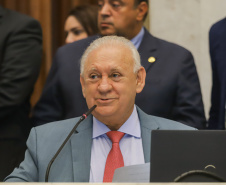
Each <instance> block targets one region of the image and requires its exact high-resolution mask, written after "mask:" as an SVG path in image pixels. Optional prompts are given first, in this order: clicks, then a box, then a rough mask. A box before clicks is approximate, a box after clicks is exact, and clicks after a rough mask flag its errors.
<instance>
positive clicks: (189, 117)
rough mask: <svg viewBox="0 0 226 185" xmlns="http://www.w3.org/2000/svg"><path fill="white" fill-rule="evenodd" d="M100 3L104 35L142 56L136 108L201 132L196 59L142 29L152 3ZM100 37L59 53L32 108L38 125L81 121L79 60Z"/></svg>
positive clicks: (202, 120) (83, 108)
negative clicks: (124, 40)
mask: <svg viewBox="0 0 226 185" xmlns="http://www.w3.org/2000/svg"><path fill="white" fill-rule="evenodd" d="M98 4H99V12H98V24H99V29H100V32H101V35H118V36H124V37H126V38H128V39H130V40H131V41H132V43H133V44H134V45H135V47H136V48H137V49H138V51H139V53H140V55H141V61H142V65H143V66H144V68H145V70H146V72H147V78H146V86H145V87H144V90H143V91H142V93H140V94H139V95H138V96H137V97H136V104H137V105H138V106H139V107H140V108H141V109H142V110H143V111H144V112H146V113H148V114H152V115H156V116H160V117H164V118H168V119H171V120H175V121H178V122H181V123H184V124H187V125H190V126H192V127H196V128H203V127H204V125H205V123H206V120H205V116H204V107H203V102H202V95H201V90H200V84H199V79H198V75H197V71H196V67H195V64H194V59H193V57H192V54H191V53H190V52H189V51H187V50H186V49H184V48H182V47H180V46H178V45H176V44H172V43H169V42H166V41H163V40H161V39H158V38H156V37H154V36H152V35H151V34H150V33H149V32H148V31H147V30H146V29H145V28H144V27H143V21H144V19H145V17H146V15H147V12H148V1H147V0H116V1H108V0H99V1H98ZM98 37H99V36H93V37H89V38H87V39H84V40H81V41H77V42H74V43H72V44H68V45H66V46H63V47H61V48H60V49H59V50H58V52H57V53H56V56H55V59H54V61H53V64H52V68H51V70H50V73H49V76H48V79H47V82H46V85H45V87H44V90H43V94H42V96H41V99H40V100H39V102H38V104H37V105H36V107H35V109H34V114H33V118H34V123H35V125H40V124H43V123H47V122H50V121H55V120H62V119H66V118H71V117H75V116H79V115H81V114H82V113H83V112H85V111H86V110H87V106H86V103H85V99H84V98H83V96H82V91H81V86H80V83H79V60H80V57H81V56H82V54H83V52H84V50H85V48H87V47H88V45H89V44H90V42H92V41H93V40H94V39H96V38H98Z"/></svg>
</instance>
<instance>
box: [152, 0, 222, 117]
mask: <svg viewBox="0 0 226 185" xmlns="http://www.w3.org/2000/svg"><path fill="white" fill-rule="evenodd" d="M149 1H150V9H149V21H150V24H149V27H150V28H149V30H150V31H151V33H152V34H153V35H155V36H157V37H160V38H162V39H165V40H168V41H171V42H174V43H177V44H180V45H182V46H184V47H185V48H187V49H189V50H190V51H191V52H192V53H193V55H194V58H195V63H196V66H197V70H198V74H199V79H200V83H201V89H202V94H203V101H204V106H205V112H206V116H207V118H208V117H209V116H208V112H209V108H210V94H211V87H212V72H211V64H210V57H209V45H208V44H209V42H208V32H209V29H210V27H211V25H212V24H213V23H214V22H216V21H218V20H220V19H222V18H224V17H225V16H226V0H149Z"/></svg>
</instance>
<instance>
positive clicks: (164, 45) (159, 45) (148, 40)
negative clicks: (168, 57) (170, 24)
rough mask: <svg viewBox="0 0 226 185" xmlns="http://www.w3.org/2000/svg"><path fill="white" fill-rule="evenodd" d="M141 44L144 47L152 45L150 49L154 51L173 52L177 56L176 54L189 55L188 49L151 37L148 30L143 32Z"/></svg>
mask: <svg viewBox="0 0 226 185" xmlns="http://www.w3.org/2000/svg"><path fill="white" fill-rule="evenodd" d="M141 44H143V45H144V46H145V47H150V45H152V47H154V48H155V49H158V50H161V51H163V50H164V51H168V52H170V53H171V54H173V53H172V52H174V51H175V52H176V53H177V54H178V52H179V54H180V52H182V53H184V52H186V53H190V51H189V50H188V49H186V48H184V47H183V46H181V45H178V44H176V43H173V42H171V41H167V40H164V39H161V38H158V37H156V36H153V35H152V34H151V33H149V31H148V30H145V35H144V38H143V42H142V43H141Z"/></svg>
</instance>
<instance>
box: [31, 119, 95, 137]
mask: <svg viewBox="0 0 226 185" xmlns="http://www.w3.org/2000/svg"><path fill="white" fill-rule="evenodd" d="M79 120H80V117H75V118H70V119H65V120H61V121H54V122H50V123H46V124H44V125H40V126H37V127H35V130H36V132H38V133H50V134H65V133H69V132H70V131H71V130H72V128H73V127H74V126H75V125H76V123H77V122H78V121H79ZM91 125H92V116H88V117H87V118H86V119H85V120H83V123H81V124H80V125H79V126H78V128H77V130H78V131H83V130H86V129H87V128H90V127H91Z"/></svg>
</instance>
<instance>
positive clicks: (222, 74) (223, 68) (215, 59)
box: [208, 18, 226, 130]
mask: <svg viewBox="0 0 226 185" xmlns="http://www.w3.org/2000/svg"><path fill="white" fill-rule="evenodd" d="M209 49H210V57H211V64H212V80H213V86H212V95H211V108H210V113H209V115H210V118H209V122H208V128H210V129H219V130H221V129H223V130H224V129H225V103H226V18H224V19H222V20H220V21H218V22H217V23H215V24H214V25H213V26H212V27H211V29H210V32H209Z"/></svg>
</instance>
